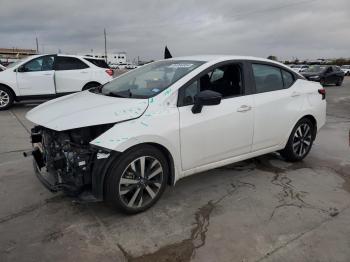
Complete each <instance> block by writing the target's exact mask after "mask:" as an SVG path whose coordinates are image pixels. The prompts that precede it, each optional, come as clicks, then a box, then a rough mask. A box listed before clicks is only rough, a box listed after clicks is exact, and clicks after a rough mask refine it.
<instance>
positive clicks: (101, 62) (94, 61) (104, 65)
mask: <svg viewBox="0 0 350 262" xmlns="http://www.w3.org/2000/svg"><path fill="white" fill-rule="evenodd" d="M85 60H87V61H89V62H90V63H92V64H94V65H95V66H97V67H100V68H109V66H108V65H107V63H106V61H105V60H102V59H92V58H85Z"/></svg>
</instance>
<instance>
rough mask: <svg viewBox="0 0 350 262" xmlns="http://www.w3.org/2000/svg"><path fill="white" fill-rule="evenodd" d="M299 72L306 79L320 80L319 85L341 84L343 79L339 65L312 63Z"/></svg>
mask: <svg viewBox="0 0 350 262" xmlns="http://www.w3.org/2000/svg"><path fill="white" fill-rule="evenodd" d="M301 74H302V75H303V76H304V77H305V78H306V79H308V80H311V81H316V82H320V83H321V85H329V84H335V85H337V86H341V85H342V83H343V80H344V72H343V71H342V70H341V69H340V67H339V66H323V65H322V66H321V65H314V66H311V67H310V68H309V69H307V70H306V71H304V72H302V73H301Z"/></svg>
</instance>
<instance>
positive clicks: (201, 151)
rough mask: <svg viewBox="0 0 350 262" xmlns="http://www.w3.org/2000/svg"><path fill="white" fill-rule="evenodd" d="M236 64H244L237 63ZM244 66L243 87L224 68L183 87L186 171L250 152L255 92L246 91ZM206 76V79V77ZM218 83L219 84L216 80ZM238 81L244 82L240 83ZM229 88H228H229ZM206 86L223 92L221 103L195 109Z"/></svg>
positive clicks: (182, 131)
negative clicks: (195, 100) (196, 99)
mask: <svg viewBox="0 0 350 262" xmlns="http://www.w3.org/2000/svg"><path fill="white" fill-rule="evenodd" d="M235 65H236V66H241V65H238V64H235ZM242 69H243V68H242V67H240V73H241V75H240V76H237V74H236V77H240V84H239V83H238V82H239V81H235V82H236V84H237V85H236V86H235V87H233V86H232V88H236V89H237V90H238V89H240V91H237V92H233V93H232V92H231V93H230V92H226V90H227V88H231V86H230V85H227V83H225V82H224V81H222V80H223V78H224V77H225V75H227V74H225V73H221V71H222V70H215V69H214V70H213V71H211V72H209V73H208V74H205V75H202V76H201V77H199V78H198V79H195V80H193V82H192V83H190V84H189V85H187V86H184V87H183V88H181V90H180V95H179V99H180V100H182V101H179V113H180V145H181V161H182V169H183V171H186V170H189V169H193V168H196V167H200V166H204V165H207V164H211V163H214V162H218V161H221V160H225V159H229V158H232V157H235V156H239V155H242V154H246V153H249V152H250V151H251V146H252V140H253V126H254V110H253V97H252V95H245V85H244V83H243V79H244V78H243V77H242V76H243V75H242V74H243V70H242ZM205 79H206V80H205ZM215 83H216V84H215ZM238 85H241V86H240V87H239V86H238ZM225 89H226V90H225ZM203 90H212V91H216V92H218V90H220V92H219V93H221V92H222V94H223V98H222V100H221V103H220V104H219V105H214V106H204V107H203V108H202V111H201V112H200V113H196V114H194V113H193V112H192V110H191V109H192V107H193V98H194V96H195V95H196V94H198V93H199V92H200V91H203Z"/></svg>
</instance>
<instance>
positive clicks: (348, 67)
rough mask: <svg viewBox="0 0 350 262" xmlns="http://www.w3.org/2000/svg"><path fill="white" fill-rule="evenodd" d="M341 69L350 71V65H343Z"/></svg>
mask: <svg viewBox="0 0 350 262" xmlns="http://www.w3.org/2000/svg"><path fill="white" fill-rule="evenodd" d="M341 68H343V69H350V65H343V66H341Z"/></svg>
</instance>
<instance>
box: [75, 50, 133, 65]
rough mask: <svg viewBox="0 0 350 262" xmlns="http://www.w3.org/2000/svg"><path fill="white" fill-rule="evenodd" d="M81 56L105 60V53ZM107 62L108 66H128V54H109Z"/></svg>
mask: <svg viewBox="0 0 350 262" xmlns="http://www.w3.org/2000/svg"><path fill="white" fill-rule="evenodd" d="M80 55H84V56H91V57H95V58H101V59H105V54H104V53H83V54H80ZM107 62H108V64H118V65H120V64H124V65H125V64H126V63H127V59H126V52H117V53H107Z"/></svg>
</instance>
